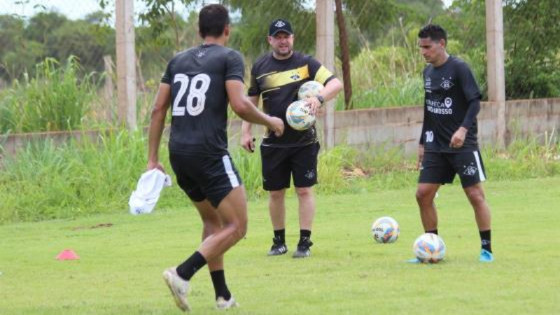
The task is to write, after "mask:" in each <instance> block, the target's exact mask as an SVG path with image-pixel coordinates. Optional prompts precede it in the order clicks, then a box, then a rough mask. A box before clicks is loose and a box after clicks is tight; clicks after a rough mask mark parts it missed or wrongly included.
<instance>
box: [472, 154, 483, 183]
mask: <svg viewBox="0 0 560 315" xmlns="http://www.w3.org/2000/svg"><path fill="white" fill-rule="evenodd" d="M473 153H474V159H475V160H476V167H477V168H478V178H479V179H480V181H481V182H483V181H485V180H486V176H484V171H483V170H482V164H480V157H479V156H478V151H474V152H473Z"/></svg>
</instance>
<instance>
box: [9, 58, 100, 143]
mask: <svg viewBox="0 0 560 315" xmlns="http://www.w3.org/2000/svg"><path fill="white" fill-rule="evenodd" d="M36 68H37V69H36V74H35V77H34V78H32V79H29V78H28V77H27V76H26V77H25V81H24V82H23V83H19V82H18V81H15V82H14V83H13V85H12V87H11V88H10V89H8V90H7V91H4V92H3V95H2V98H1V99H0V133H8V132H12V133H22V132H34V131H56V130H74V129H80V127H81V125H82V119H83V118H84V117H85V115H86V113H87V112H88V104H89V103H90V102H91V101H92V100H93V98H94V96H95V95H96V89H97V83H96V81H95V80H94V75H93V74H89V75H86V76H84V77H80V76H79V71H80V67H79V64H78V61H77V59H76V58H75V57H70V58H68V60H67V62H66V65H64V66H62V65H60V64H59V63H58V62H57V61H56V60H55V59H52V58H47V59H45V61H43V62H42V63H40V64H38V65H37V66H36Z"/></svg>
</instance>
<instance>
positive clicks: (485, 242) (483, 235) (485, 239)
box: [479, 230, 492, 252]
mask: <svg viewBox="0 0 560 315" xmlns="http://www.w3.org/2000/svg"><path fill="white" fill-rule="evenodd" d="M479 233H480V244H481V245H482V249H485V250H487V251H489V252H492V243H491V242H490V238H491V236H490V230H486V231H480V232H479Z"/></svg>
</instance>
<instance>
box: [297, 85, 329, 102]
mask: <svg viewBox="0 0 560 315" xmlns="http://www.w3.org/2000/svg"><path fill="white" fill-rule="evenodd" d="M323 88H324V86H323V85H322V84H321V83H319V82H317V81H307V82H305V83H304V84H302V85H301V86H300V87H299V91H298V98H299V99H300V100H304V99H306V98H308V97H313V96H317V95H319V92H321V90H322V89H323Z"/></svg>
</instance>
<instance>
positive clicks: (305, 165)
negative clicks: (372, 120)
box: [241, 19, 342, 258]
mask: <svg viewBox="0 0 560 315" xmlns="http://www.w3.org/2000/svg"><path fill="white" fill-rule="evenodd" d="M268 43H269V44H270V46H271V48H272V52H270V53H267V54H265V55H263V56H261V57H260V58H259V59H258V60H257V61H256V62H255V63H254V64H253V67H252V69H251V85H250V87H249V91H248V94H249V97H250V99H251V100H252V101H253V103H254V104H255V105H257V104H258V101H259V97H260V98H261V99H262V102H263V109H264V111H265V112H266V113H268V114H269V115H272V116H274V117H279V118H281V119H282V120H284V122H285V119H286V109H287V108H288V106H289V105H290V104H291V103H292V102H294V101H295V100H297V93H298V90H299V87H300V86H301V85H302V84H303V83H305V82H307V81H311V80H315V81H318V82H320V83H322V84H323V85H324V86H325V87H324V89H323V90H322V91H321V93H320V95H319V96H317V97H311V98H308V99H307V102H308V104H309V106H310V107H311V111H312V112H313V113H316V112H317V110H318V109H319V107H321V105H322V104H323V102H325V101H327V100H330V99H332V98H334V97H335V96H336V94H337V93H338V92H339V91H340V90H341V89H342V83H341V82H340V81H339V80H338V79H337V78H336V77H335V76H334V75H333V74H332V73H331V72H330V71H329V70H328V69H327V68H325V67H324V66H322V65H321V63H319V62H318V61H317V60H316V59H315V58H313V57H311V56H307V55H304V54H301V53H299V52H295V51H293V45H294V35H293V31H292V26H291V25H290V23H289V22H288V21H286V20H283V19H277V20H275V21H273V22H272V23H271V24H270V26H269V32H268ZM253 141H254V138H253V136H252V134H251V124H250V123H247V122H244V123H243V126H242V135H241V145H242V147H243V148H245V149H246V150H247V151H249V152H253V151H254V143H253ZM260 151H261V159H262V175H263V187H264V189H265V190H267V191H269V212H270V219H271V221H272V227H273V230H274V238H273V244H272V247H271V249H270V251H269V252H268V255H269V256H277V255H283V254H285V253H286V252H287V251H288V248H287V246H286V241H285V213H286V208H285V204H284V199H285V194H286V189H287V188H289V187H290V178H291V177H293V180H294V186H295V191H296V194H297V196H298V201H299V224H300V238H299V242H298V245H297V249H296V251H295V252H294V254H293V257H294V258H304V257H308V256H309V255H310V254H311V250H310V247H311V245H313V243H312V242H311V228H312V223H313V218H314V215H315V199H314V196H313V190H312V189H313V185H315V184H316V183H317V156H318V154H319V142H318V139H317V132H316V130H315V127H314V126H313V127H311V128H309V129H307V130H303V131H298V130H295V129H292V128H291V127H290V126H289V125H287V124H286V130H285V132H284V134H283V135H282V136H281V137H278V136H276V135H274V133H272V132H270V130H268V131H267V132H266V134H265V136H264V139H263V142H262V144H261V147H260Z"/></svg>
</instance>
